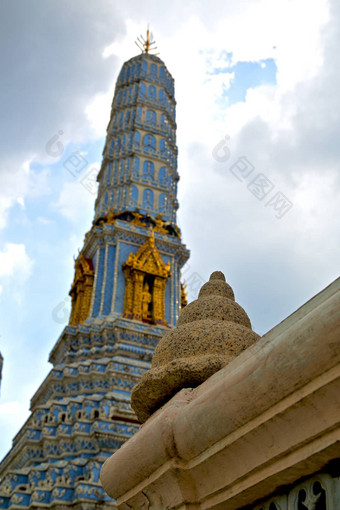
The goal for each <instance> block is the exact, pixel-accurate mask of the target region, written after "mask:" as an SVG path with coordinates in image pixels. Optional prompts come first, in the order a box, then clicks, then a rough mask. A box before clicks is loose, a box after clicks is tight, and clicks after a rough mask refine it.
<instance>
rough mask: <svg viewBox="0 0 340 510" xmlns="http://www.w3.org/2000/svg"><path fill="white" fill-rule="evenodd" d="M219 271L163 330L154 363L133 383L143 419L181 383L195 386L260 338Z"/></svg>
mask: <svg viewBox="0 0 340 510" xmlns="http://www.w3.org/2000/svg"><path fill="white" fill-rule="evenodd" d="M258 338H259V337H258V335H257V334H256V333H254V332H253V331H252V330H251V324H250V320H249V318H248V316H247V314H246V312H245V311H244V310H243V308H242V307H241V306H240V305H238V304H237V303H235V301H234V293H233V291H232V289H231V287H230V286H229V285H228V284H227V283H226V282H225V277H224V275H223V273H221V272H220V271H216V272H214V273H212V275H211V277H210V280H209V282H207V283H206V284H204V285H203V287H202V289H201V291H200V294H199V297H198V299H197V300H196V301H193V302H192V303H190V304H189V305H187V306H186V307H185V308H184V310H183V311H182V313H181V316H180V318H179V320H178V325H177V327H176V328H175V329H173V330H171V331H169V332H168V333H167V334H165V335H164V336H163V338H162V339H161V341H160V342H159V344H158V346H157V347H156V349H155V353H154V356H153V360H152V369H151V370H149V371H148V372H147V373H146V374H144V375H143V377H142V380H141V382H140V383H139V384H137V386H135V388H134V389H133V392H132V396H131V405H132V407H133V409H134V411H135V413H136V414H137V416H138V419H139V420H140V421H142V422H144V421H145V420H147V419H148V418H149V416H150V415H151V414H152V413H153V412H154V411H155V410H156V409H158V408H159V407H160V406H161V405H163V404H164V403H165V402H166V401H168V400H169V399H170V398H171V397H172V396H173V395H174V394H175V393H176V392H177V391H179V390H180V389H182V388H190V387H191V388H192V387H195V386H198V385H199V384H201V383H202V382H204V381H205V380H206V379H208V378H209V377H210V376H211V375H212V374H214V373H215V372H217V371H218V370H220V369H221V368H222V367H224V366H225V365H227V364H228V363H229V362H230V361H231V360H232V359H234V358H235V357H236V356H238V355H239V354H240V353H241V352H242V351H243V350H245V349H246V348H247V347H249V346H250V345H252V344H253V343H254V342H256V340H257V339H258Z"/></svg>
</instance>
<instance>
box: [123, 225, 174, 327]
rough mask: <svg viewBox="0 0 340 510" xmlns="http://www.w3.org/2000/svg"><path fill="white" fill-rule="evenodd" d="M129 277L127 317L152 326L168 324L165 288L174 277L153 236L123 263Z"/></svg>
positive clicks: (126, 290)
mask: <svg viewBox="0 0 340 510" xmlns="http://www.w3.org/2000/svg"><path fill="white" fill-rule="evenodd" d="M123 271H124V275H125V299H124V317H127V318H129V319H135V320H140V321H143V322H148V323H150V324H166V320H165V287H166V282H167V280H168V278H169V276H170V275H171V271H170V262H168V263H167V264H166V265H165V264H164V262H163V259H162V257H161V255H160V253H159V252H158V250H157V248H156V246H155V238H154V234H153V232H152V235H151V237H150V238H149V239H148V240H147V241H146V242H145V243H144V244H143V246H141V247H140V248H139V250H138V251H137V253H136V254H133V253H130V255H129V257H128V259H127V261H126V262H125V263H124V264H123Z"/></svg>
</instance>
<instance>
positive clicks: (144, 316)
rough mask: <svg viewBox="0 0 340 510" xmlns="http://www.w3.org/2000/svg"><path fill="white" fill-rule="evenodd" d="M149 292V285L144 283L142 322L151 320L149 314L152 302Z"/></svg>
mask: <svg viewBox="0 0 340 510" xmlns="http://www.w3.org/2000/svg"><path fill="white" fill-rule="evenodd" d="M149 290H150V287H149V285H148V284H147V283H146V282H145V283H144V288H143V300H142V305H143V306H142V320H143V321H148V320H149V319H150V318H151V314H150V310H149V308H150V303H151V301H152V295H151V292H149Z"/></svg>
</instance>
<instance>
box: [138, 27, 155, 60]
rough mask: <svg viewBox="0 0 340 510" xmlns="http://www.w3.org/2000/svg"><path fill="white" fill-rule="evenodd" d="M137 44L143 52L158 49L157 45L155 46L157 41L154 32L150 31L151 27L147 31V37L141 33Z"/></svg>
mask: <svg viewBox="0 0 340 510" xmlns="http://www.w3.org/2000/svg"><path fill="white" fill-rule="evenodd" d="M135 44H136V45H137V46H138V48H139V49H140V50H141V52H142V53H150V54H151V52H153V51H155V50H157V46H155V44H156V41H155V40H154V38H153V34H152V32H150V30H149V27H148V28H147V31H146V39H144V37H143V36H142V35H141V36H139V37H137V40H136V41H135ZM153 55H158V53H153Z"/></svg>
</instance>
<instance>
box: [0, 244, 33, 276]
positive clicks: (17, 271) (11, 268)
mask: <svg viewBox="0 0 340 510" xmlns="http://www.w3.org/2000/svg"><path fill="white" fill-rule="evenodd" d="M32 268H33V260H31V258H30V257H29V255H28V254H27V252H26V246H25V245H24V244H14V243H6V244H5V246H4V249H3V250H2V251H0V278H11V279H13V280H15V282H16V283H24V282H25V281H27V280H28V278H29V277H30V276H31V274H32Z"/></svg>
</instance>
